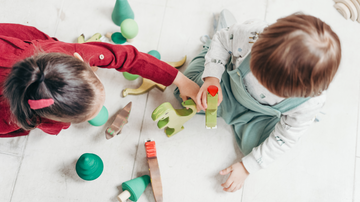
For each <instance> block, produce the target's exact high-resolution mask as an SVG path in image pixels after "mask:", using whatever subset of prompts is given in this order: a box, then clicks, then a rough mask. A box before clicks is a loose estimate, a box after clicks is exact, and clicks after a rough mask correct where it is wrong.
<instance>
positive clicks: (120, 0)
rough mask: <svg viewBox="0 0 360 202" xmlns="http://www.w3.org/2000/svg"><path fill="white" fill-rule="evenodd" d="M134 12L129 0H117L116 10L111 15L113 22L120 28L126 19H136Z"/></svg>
mask: <svg viewBox="0 0 360 202" xmlns="http://www.w3.org/2000/svg"><path fill="white" fill-rule="evenodd" d="M134 18H135V15H134V11H133V10H132V9H131V7H130V4H129V2H128V1H127V0H116V3H115V7H114V10H113V12H112V14H111V19H112V21H113V22H114V23H115V24H116V25H117V26H120V25H121V23H122V22H123V21H124V20H126V19H134Z"/></svg>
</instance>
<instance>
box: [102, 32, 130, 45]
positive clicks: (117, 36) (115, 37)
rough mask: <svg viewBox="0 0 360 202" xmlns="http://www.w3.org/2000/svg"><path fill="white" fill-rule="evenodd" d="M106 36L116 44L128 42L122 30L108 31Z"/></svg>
mask: <svg viewBox="0 0 360 202" xmlns="http://www.w3.org/2000/svg"><path fill="white" fill-rule="evenodd" d="M105 36H106V37H107V38H109V39H111V40H112V41H113V42H114V43H115V44H123V43H125V42H126V38H125V37H124V36H123V35H122V34H121V33H120V32H114V33H111V32H108V33H106V35H105Z"/></svg>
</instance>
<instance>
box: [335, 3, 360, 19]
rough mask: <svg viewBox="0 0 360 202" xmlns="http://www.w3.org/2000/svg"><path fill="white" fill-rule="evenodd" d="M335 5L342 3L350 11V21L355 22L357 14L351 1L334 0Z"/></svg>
mask: <svg viewBox="0 0 360 202" xmlns="http://www.w3.org/2000/svg"><path fill="white" fill-rule="evenodd" d="M334 2H335V3H342V4H344V5H345V6H346V7H347V8H348V9H349V10H350V19H351V20H352V21H355V20H357V18H358V12H357V10H356V7H355V5H354V4H353V3H352V1H351V0H334Z"/></svg>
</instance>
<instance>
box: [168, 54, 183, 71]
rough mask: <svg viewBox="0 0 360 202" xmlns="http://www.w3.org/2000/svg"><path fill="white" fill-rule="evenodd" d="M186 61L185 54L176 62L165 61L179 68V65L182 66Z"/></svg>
mask: <svg viewBox="0 0 360 202" xmlns="http://www.w3.org/2000/svg"><path fill="white" fill-rule="evenodd" d="M185 62H186V55H185V56H184V57H183V59H181V60H180V61H177V62H166V63H168V64H169V65H171V66H173V67H175V68H176V69H179V68H180V67H182V66H183V65H184V64H185Z"/></svg>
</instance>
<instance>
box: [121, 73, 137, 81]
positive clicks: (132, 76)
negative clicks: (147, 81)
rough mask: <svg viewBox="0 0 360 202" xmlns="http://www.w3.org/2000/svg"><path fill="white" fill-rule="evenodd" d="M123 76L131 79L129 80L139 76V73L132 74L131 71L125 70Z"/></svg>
mask: <svg viewBox="0 0 360 202" xmlns="http://www.w3.org/2000/svg"><path fill="white" fill-rule="evenodd" d="M123 76H124V77H125V79H127V80H129V81H133V80H135V79H137V78H139V75H137V74H130V73H129V72H123Z"/></svg>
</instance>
